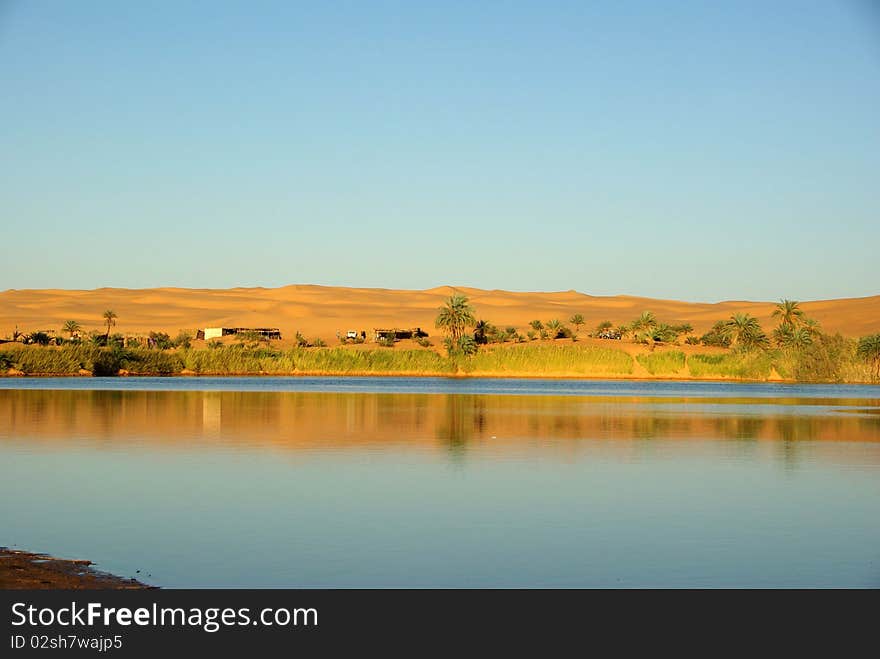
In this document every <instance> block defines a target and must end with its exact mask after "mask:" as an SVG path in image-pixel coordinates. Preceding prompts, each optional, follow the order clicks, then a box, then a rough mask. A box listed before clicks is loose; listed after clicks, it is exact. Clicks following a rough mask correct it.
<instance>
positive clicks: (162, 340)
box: [150, 332, 174, 350]
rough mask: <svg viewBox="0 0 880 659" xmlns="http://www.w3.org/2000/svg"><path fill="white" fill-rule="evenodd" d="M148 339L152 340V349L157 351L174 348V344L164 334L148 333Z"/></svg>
mask: <svg viewBox="0 0 880 659" xmlns="http://www.w3.org/2000/svg"><path fill="white" fill-rule="evenodd" d="M150 339H152V344H153V347H155V348H158V349H159V350H170V349H171V348H173V347H174V342H173V341H172V340H171V337H170V336H169V335H168V334H166V333H165V332H150Z"/></svg>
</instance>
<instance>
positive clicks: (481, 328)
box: [474, 320, 492, 344]
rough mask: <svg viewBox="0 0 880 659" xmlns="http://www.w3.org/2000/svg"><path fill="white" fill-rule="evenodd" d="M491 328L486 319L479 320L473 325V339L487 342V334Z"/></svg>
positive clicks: (481, 342) (478, 341)
mask: <svg viewBox="0 0 880 659" xmlns="http://www.w3.org/2000/svg"><path fill="white" fill-rule="evenodd" d="M491 329H492V324H491V323H490V322H489V321H488V320H480V321H478V322H477V324H476V325H474V341H476V342H477V343H478V344H483V343H486V342H488V340H489V339H488V338H487V335H488V334H489V333H490V331H491Z"/></svg>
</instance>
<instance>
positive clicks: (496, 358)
mask: <svg viewBox="0 0 880 659" xmlns="http://www.w3.org/2000/svg"><path fill="white" fill-rule="evenodd" d="M460 366H461V368H462V370H463V371H464V372H466V373H470V372H473V371H479V372H486V373H498V374H505V373H510V374H514V373H524V374H547V375H552V374H560V375H563V374H564V375H629V374H631V373H632V371H633V359H632V357H630V356H629V355H628V354H627V353H625V352H624V351H623V350H616V349H614V348H604V347H598V346H578V345H571V344H565V345H528V346H514V347H509V348H504V347H498V348H494V349H491V350H482V351H480V352H479V353H477V354H476V355H474V356H473V357H471V358H470V359H468V360H466V361H464V362H462V363H460Z"/></svg>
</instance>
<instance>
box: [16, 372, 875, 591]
mask: <svg viewBox="0 0 880 659" xmlns="http://www.w3.org/2000/svg"><path fill="white" fill-rule="evenodd" d="M0 545H9V546H12V545H17V546H19V547H21V548H25V549H31V550H36V551H46V552H49V553H53V554H56V555H60V556H66V557H82V558H90V559H92V560H95V561H96V562H97V563H98V567H99V568H101V569H105V570H108V571H111V572H115V573H117V574H122V575H125V576H135V575H136V570H140V574H138V575H136V576H139V577H142V578H144V579H145V580H146V581H148V582H151V583H154V584H157V585H161V586H193V587H204V586H254V587H262V586H873V587H877V586H880V387H869V386H792V385H771V384H727V383H698V382H626V381H604V382H600V381H589V382H585V381H539V380H476V379H475V380H452V379H423V378H418V379H416V378H412V379H409V378H395V379H385V378H382V379H378V378H346V379H329V378H241V379H237V378H224V379H207V378H204V379H203V378H199V379H187V378H176V379H161V380H160V379H151V378H143V379H125V378H110V379H106V380H103V379H98V378H82V379H45V378H41V379H0ZM147 575H149V576H147Z"/></svg>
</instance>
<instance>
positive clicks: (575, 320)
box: [568, 313, 584, 332]
mask: <svg viewBox="0 0 880 659" xmlns="http://www.w3.org/2000/svg"><path fill="white" fill-rule="evenodd" d="M568 322H570V323H571V324H572V325H574V331H575V332H579V331H580V330H581V326H582V325H583V324H584V317H583V316H582V315H581V314H579V313H576V314H575V315H573V316H572V317H571V318H569V319H568Z"/></svg>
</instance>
